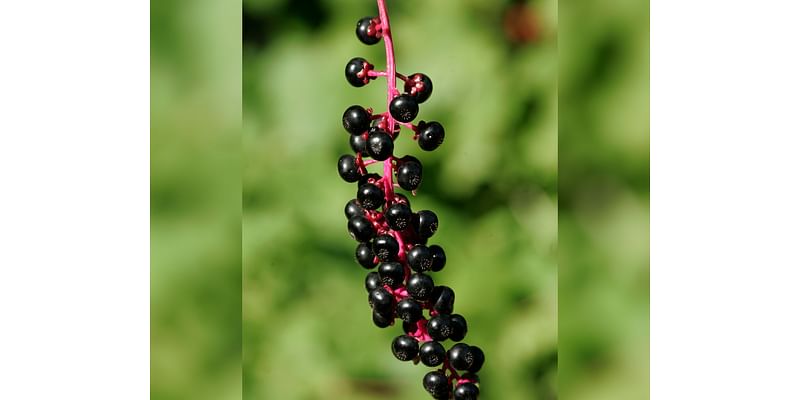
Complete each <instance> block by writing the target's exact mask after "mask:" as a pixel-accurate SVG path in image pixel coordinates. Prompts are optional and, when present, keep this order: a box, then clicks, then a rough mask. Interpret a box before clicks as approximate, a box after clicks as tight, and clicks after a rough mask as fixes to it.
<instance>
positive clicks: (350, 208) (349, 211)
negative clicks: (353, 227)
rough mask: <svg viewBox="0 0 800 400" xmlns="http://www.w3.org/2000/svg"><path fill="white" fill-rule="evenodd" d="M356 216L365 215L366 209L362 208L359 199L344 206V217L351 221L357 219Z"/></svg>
mask: <svg viewBox="0 0 800 400" xmlns="http://www.w3.org/2000/svg"><path fill="white" fill-rule="evenodd" d="M356 215H361V216H363V215H364V209H363V208H361V204H359V203H358V200H357V199H352V200H350V201H348V202H347V204H345V205H344V216H345V217H347V219H348V220H349V219H350V218H353V217H355V216H356Z"/></svg>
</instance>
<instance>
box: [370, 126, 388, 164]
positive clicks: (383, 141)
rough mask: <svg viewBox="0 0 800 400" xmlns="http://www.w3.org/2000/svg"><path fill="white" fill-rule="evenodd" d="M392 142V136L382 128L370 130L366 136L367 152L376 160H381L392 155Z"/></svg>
mask: <svg viewBox="0 0 800 400" xmlns="http://www.w3.org/2000/svg"><path fill="white" fill-rule="evenodd" d="M392 152H394V142H393V141H392V137H391V136H389V134H388V133H386V132H385V131H383V130H380V129H376V130H371V131H370V133H369V137H368V138H367V154H369V156H370V157H372V158H374V159H375V160H378V161H383V160H385V159H387V158H389V157H391V156H392Z"/></svg>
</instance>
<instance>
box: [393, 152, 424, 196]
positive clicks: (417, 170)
mask: <svg viewBox="0 0 800 400" xmlns="http://www.w3.org/2000/svg"><path fill="white" fill-rule="evenodd" d="M421 183H422V163H420V162H419V160H417V159H416V158H414V157H411V156H405V157H403V158H402V159H400V160H399V162H398V165H397V184H399V185H400V187H401V188H403V189H405V190H417V188H418V187H419V185H420V184H421Z"/></svg>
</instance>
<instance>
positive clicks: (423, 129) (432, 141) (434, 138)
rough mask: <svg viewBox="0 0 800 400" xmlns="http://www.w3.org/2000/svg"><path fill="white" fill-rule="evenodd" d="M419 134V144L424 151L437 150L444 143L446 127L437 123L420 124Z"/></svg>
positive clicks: (418, 127)
mask: <svg viewBox="0 0 800 400" xmlns="http://www.w3.org/2000/svg"><path fill="white" fill-rule="evenodd" d="M417 133H418V134H419V137H418V138H417V144H419V148H420V149H422V150H425V151H433V150H436V148H437V147H439V145H441V144H442V142H444V127H443V126H442V124H440V123H438V122H436V121H431V122H424V121H422V122H420V123H419V125H418V126H417Z"/></svg>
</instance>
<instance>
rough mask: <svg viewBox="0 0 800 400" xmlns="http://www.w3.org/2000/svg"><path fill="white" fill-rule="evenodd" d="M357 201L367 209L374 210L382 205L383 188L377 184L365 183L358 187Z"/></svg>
mask: <svg viewBox="0 0 800 400" xmlns="http://www.w3.org/2000/svg"><path fill="white" fill-rule="evenodd" d="M356 197H357V198H358V202H359V203H361V207H364V208H365V209H367V210H375V209H377V208H380V206H381V205H383V200H384V199H383V190H381V188H379V187H378V186H377V185H375V184H372V183H366V184H364V185H361V186H360V187H359V188H358V195H357V196H356Z"/></svg>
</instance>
